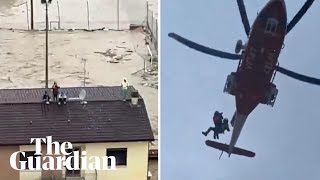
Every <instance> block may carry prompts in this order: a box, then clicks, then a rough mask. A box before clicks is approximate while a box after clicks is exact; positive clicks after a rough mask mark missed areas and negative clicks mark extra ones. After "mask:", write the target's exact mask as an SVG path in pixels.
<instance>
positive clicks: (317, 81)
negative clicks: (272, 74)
mask: <svg viewBox="0 0 320 180" xmlns="http://www.w3.org/2000/svg"><path fill="white" fill-rule="evenodd" d="M276 70H277V71H278V72H280V73H282V74H284V75H287V76H289V77H291V78H293V79H296V80H299V81H302V82H306V83H310V84H314V85H320V79H317V78H314V77H310V76H306V75H302V74H299V73H296V72H293V71H290V70H288V69H285V68H283V67H280V66H277V67H276Z"/></svg>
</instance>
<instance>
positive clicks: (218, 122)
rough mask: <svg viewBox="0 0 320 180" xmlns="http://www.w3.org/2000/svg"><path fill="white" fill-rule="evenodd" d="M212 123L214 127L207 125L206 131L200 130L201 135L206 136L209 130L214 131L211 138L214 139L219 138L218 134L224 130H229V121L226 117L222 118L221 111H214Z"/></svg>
mask: <svg viewBox="0 0 320 180" xmlns="http://www.w3.org/2000/svg"><path fill="white" fill-rule="evenodd" d="M213 123H214V126H215V127H209V129H208V130H207V131H206V132H202V134H203V135H205V136H207V135H208V134H209V133H210V131H213V132H214V135H213V138H214V139H219V134H221V133H223V134H224V131H225V130H227V131H230V128H229V121H228V119H226V118H225V119H224V118H223V116H222V112H221V113H219V112H218V111H215V112H214V115H213Z"/></svg>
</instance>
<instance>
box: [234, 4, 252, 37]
mask: <svg viewBox="0 0 320 180" xmlns="http://www.w3.org/2000/svg"><path fill="white" fill-rule="evenodd" d="M237 3H238V8H239V12H240V16H241V20H242V24H243V26H244V30H245V31H246V34H247V36H249V33H250V29H251V28H250V23H249V20H248V16H247V12H246V8H245V6H244V2H243V0H237Z"/></svg>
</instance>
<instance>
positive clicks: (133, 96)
mask: <svg viewBox="0 0 320 180" xmlns="http://www.w3.org/2000/svg"><path fill="white" fill-rule="evenodd" d="M138 100H139V92H138V91H132V92H131V103H132V105H137V104H138Z"/></svg>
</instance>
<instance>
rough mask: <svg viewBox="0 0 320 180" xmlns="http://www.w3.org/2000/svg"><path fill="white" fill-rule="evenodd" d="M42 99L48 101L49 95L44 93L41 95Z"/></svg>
mask: <svg viewBox="0 0 320 180" xmlns="http://www.w3.org/2000/svg"><path fill="white" fill-rule="evenodd" d="M42 100H43V101H50V96H49V95H48V94H44V95H43V97H42Z"/></svg>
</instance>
